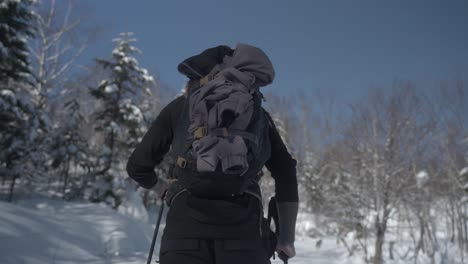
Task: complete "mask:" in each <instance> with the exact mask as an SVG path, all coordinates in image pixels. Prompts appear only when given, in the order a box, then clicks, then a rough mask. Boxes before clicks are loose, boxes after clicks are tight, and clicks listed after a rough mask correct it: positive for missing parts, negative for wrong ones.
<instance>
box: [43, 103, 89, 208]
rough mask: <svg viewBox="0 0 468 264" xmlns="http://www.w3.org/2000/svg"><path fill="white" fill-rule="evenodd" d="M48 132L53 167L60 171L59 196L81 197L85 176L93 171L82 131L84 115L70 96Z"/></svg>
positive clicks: (68, 197)
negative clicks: (55, 122)
mask: <svg viewBox="0 0 468 264" xmlns="http://www.w3.org/2000/svg"><path fill="white" fill-rule="evenodd" d="M58 118H59V121H58V122H57V124H56V125H54V129H53V130H52V133H50V135H49V144H48V145H47V146H48V148H49V149H48V152H49V153H50V156H51V157H52V160H53V161H52V162H51V167H52V168H53V169H54V170H55V171H56V172H57V173H58V175H59V178H58V179H57V182H56V183H57V184H56V185H57V187H58V188H56V189H55V190H50V191H54V192H56V193H57V191H58V193H57V194H58V195H59V196H61V197H63V198H65V199H70V198H74V197H79V196H81V193H82V191H83V186H84V184H85V183H86V178H85V177H84V175H85V174H86V172H87V171H89V170H90V168H91V164H90V157H89V153H90V152H91V150H90V149H89V145H88V140H87V139H86V137H85V135H84V134H83V125H84V124H85V123H86V119H85V117H84V116H83V115H82V114H81V112H80V104H79V103H78V101H77V100H76V99H71V100H70V101H68V102H66V103H65V104H64V111H63V112H61V113H60V115H59V116H58Z"/></svg>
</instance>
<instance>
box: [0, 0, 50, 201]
mask: <svg viewBox="0 0 468 264" xmlns="http://www.w3.org/2000/svg"><path fill="white" fill-rule="evenodd" d="M31 4H32V1H30V0H22V1H21V0H16V1H12V0H3V1H1V2H0V144H1V146H2V149H1V151H0V169H1V170H2V177H3V182H5V180H6V179H10V187H9V195H8V197H7V200H9V201H11V200H12V197H13V193H14V190H15V185H16V183H17V179H18V178H19V177H20V176H21V177H23V178H27V177H28V176H29V177H30V178H31V177H32V176H35V175H32V173H36V172H35V170H34V169H33V168H34V167H35V166H36V165H37V164H38V163H39V160H40V156H41V155H40V153H39V152H37V151H36V150H37V144H36V143H37V139H38V135H40V134H41V133H42V132H43V131H44V130H43V125H44V122H43V120H42V119H41V117H40V114H39V113H38V112H37V111H36V110H37V109H36V105H35V103H34V102H33V101H32V100H31V90H32V85H33V81H32V78H31V74H30V69H29V60H28V57H29V53H28V49H27V45H26V42H27V38H28V37H30V36H32V35H33V29H32V26H31V23H32V20H33V19H34V18H35V17H34V15H33V12H32V11H31Z"/></svg>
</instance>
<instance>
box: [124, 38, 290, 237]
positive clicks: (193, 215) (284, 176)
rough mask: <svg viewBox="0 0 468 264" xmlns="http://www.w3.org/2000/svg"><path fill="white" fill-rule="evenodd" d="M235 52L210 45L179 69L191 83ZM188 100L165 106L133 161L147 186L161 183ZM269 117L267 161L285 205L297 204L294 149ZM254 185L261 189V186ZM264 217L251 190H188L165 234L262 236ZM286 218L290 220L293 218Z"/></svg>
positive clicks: (135, 174) (133, 173)
mask: <svg viewBox="0 0 468 264" xmlns="http://www.w3.org/2000/svg"><path fill="white" fill-rule="evenodd" d="M233 52H234V51H233V50H231V49H230V48H229V47H227V46H218V47H215V48H211V49H207V50H205V51H203V52H202V53H201V54H198V55H196V56H193V57H190V58H188V59H186V60H185V61H183V62H182V63H180V64H179V66H178V70H179V71H180V72H181V73H182V74H184V75H186V76H187V77H188V78H189V79H190V82H189V83H193V82H197V80H199V79H200V78H201V77H203V76H205V75H207V74H208V73H209V72H210V70H211V69H212V68H213V67H214V66H215V65H217V64H218V63H221V62H222V61H223V58H224V57H225V56H231V55H233ZM270 66H271V65H270ZM269 81H271V80H269ZM185 100H186V99H185V97H184V96H180V97H178V98H176V99H175V100H173V101H172V102H170V103H169V104H168V105H167V106H166V107H165V108H164V109H163V110H162V111H161V113H160V114H159V116H158V117H157V119H156V120H155V121H154V123H153V124H152V126H151V127H150V129H149V130H148V132H147V133H146V134H145V136H144V137H143V139H142V141H141V142H140V143H139V144H138V145H137V147H136V149H135V150H134V152H133V153H132V155H131V156H130V158H129V160H128V163H127V172H128V174H129V176H130V177H131V178H132V179H134V180H135V181H137V182H138V183H139V184H140V185H141V186H142V187H144V188H151V187H153V186H154V185H155V184H156V182H157V175H156V174H155V172H154V167H155V166H156V165H158V164H159V163H160V162H161V161H162V160H163V157H164V155H166V153H168V151H169V149H170V148H171V144H172V143H173V139H174V134H175V130H176V129H177V127H178V124H179V122H180V120H179V119H180V116H181V113H182V112H183V108H184V103H185ZM268 118H269V121H270V122H269V123H270V127H269V132H268V133H269V138H270V143H271V156H270V158H269V160H268V161H267V162H266V164H265V166H266V168H267V169H268V170H269V171H270V172H271V175H272V177H273V178H274V179H275V195H276V199H277V201H278V202H279V203H283V204H288V203H293V204H297V202H298V188H297V178H296V160H294V159H293V158H292V157H291V155H290V154H289V153H288V150H287V149H286V146H285V145H284V143H283V141H282V139H281V137H280V135H279V133H278V130H277V129H276V127H275V125H274V122H273V120H272V119H271V117H270V116H269V115H268ZM253 188H254V189H256V190H257V191H256V192H257V193H258V194H260V191H259V188H258V185H256V186H253ZM295 213H297V211H295V212H293V213H292V215H293V217H290V218H291V219H292V220H291V221H292V222H294V223H295ZM262 216H263V210H262V205H261V202H260V201H259V200H258V199H257V198H253V197H252V196H251V195H245V194H244V195H239V196H235V197H230V198H217V199H214V198H212V199H208V198H200V197H196V196H194V195H190V194H188V193H187V192H185V193H183V194H181V195H179V196H177V198H176V199H174V201H173V202H172V204H171V209H170V210H169V213H168V215H167V220H166V228H165V230H164V236H163V239H173V238H187V237H198V238H200V237H205V238H218V237H221V238H227V237H230V238H236V239H237V238H242V239H245V238H248V237H251V238H257V237H258V232H257V231H258V228H259V223H260V221H259V220H261V217H262ZM291 221H289V226H291V227H290V228H285V229H289V230H290V233H292V234H293V233H294V227H293V225H292V224H291V223H292V222H291ZM283 222H284V223H286V224H288V221H283ZM291 242H292V241H291Z"/></svg>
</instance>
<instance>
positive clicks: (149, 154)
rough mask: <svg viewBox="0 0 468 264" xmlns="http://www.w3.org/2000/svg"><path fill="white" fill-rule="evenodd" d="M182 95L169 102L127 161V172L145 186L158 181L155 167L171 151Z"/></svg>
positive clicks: (148, 186) (150, 185)
mask: <svg viewBox="0 0 468 264" xmlns="http://www.w3.org/2000/svg"><path fill="white" fill-rule="evenodd" d="M181 101H183V100H182V99H181V98H180V97H179V98H177V99H176V100H174V101H172V102H171V103H170V104H168V105H167V106H166V107H165V108H164V109H163V110H162V111H161V113H160V114H159V116H158V117H157V118H156V120H155V121H154V122H153V124H152V125H151V127H150V129H149V130H148V131H147V132H146V134H145V135H144V137H143V139H142V140H141V142H140V143H139V144H138V145H137V146H136V148H135V150H134V151H133V153H132V155H131V156H130V158H129V159H128V162H127V173H128V175H129V176H130V178H132V179H133V180H135V181H136V182H137V183H138V184H139V185H140V186H142V187H143V188H147V189H149V188H152V187H153V186H154V185H155V184H156V183H157V181H158V177H157V175H156V173H155V172H154V167H155V166H156V165H158V164H159V163H160V162H161V161H162V160H163V158H164V155H165V154H166V153H167V152H168V151H169V148H170V146H171V143H172V137H173V134H174V133H173V132H174V131H173V128H174V124H175V121H174V119H175V118H176V115H177V114H178V113H179V112H180V109H179V108H180V105H181Z"/></svg>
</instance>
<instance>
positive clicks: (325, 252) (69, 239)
mask: <svg viewBox="0 0 468 264" xmlns="http://www.w3.org/2000/svg"><path fill="white" fill-rule="evenodd" d="M0 212H1V214H0V263H1V264H22V263H25V264H26V263H27V264H29V263H31V264H42V263H44V264H46V263H47V264H51V263H54V264H71V263H87V264H101V263H103V264H104V263H128V264H131V263H146V258H147V252H148V250H149V246H150V243H151V237H152V234H153V230H154V229H153V226H152V225H150V224H148V223H144V222H141V221H139V220H136V219H134V218H132V217H130V216H127V215H123V214H121V213H118V212H116V211H115V210H112V209H110V208H109V207H107V206H105V205H99V204H91V203H70V202H62V201H54V200H29V201H20V202H18V203H17V204H9V203H4V202H0ZM152 219H154V215H153V217H150V221H152ZM316 242H317V240H316V239H312V238H308V237H305V236H299V237H298V238H297V243H296V249H297V257H295V258H294V259H292V260H290V261H289V263H293V264H294V263H295V264H309V263H314V264H335V263H336V264H338V263H340V264H341V263H351V262H348V261H346V260H345V258H344V257H345V255H346V251H345V249H344V248H343V247H342V246H337V245H336V240H335V239H334V238H327V239H323V240H322V245H321V247H320V248H317V247H316ZM157 250H158V245H157V248H156V251H155V257H154V258H153V259H154V260H153V263H154V261H155V260H156V259H157ZM272 263H275V264H276V263H282V262H281V261H280V260H278V259H276V260H273V261H272Z"/></svg>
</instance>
